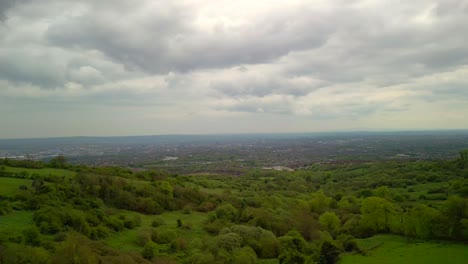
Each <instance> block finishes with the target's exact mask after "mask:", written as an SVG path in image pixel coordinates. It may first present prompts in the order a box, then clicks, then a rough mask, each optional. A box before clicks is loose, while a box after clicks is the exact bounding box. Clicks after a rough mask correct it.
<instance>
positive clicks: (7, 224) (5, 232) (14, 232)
mask: <svg viewBox="0 0 468 264" xmlns="http://www.w3.org/2000/svg"><path fill="white" fill-rule="evenodd" d="M32 224H33V212H29V211H14V212H11V213H9V214H6V215H0V241H1V240H4V239H7V238H14V237H17V236H20V235H22V232H23V230H24V229H25V228H26V227H28V226H30V225H32Z"/></svg>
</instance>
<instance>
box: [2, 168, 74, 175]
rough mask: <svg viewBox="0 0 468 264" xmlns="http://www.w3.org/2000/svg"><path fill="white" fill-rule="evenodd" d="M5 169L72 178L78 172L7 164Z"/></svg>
mask: <svg viewBox="0 0 468 264" xmlns="http://www.w3.org/2000/svg"><path fill="white" fill-rule="evenodd" d="M5 170H6V171H7V172H14V173H20V172H28V173H29V175H30V176H32V175H33V174H37V175H40V176H55V177H61V176H65V177H66V178H70V177H74V176H75V175H76V172H74V171H69V170H63V169H54V168H43V169H27V168H15V167H8V166H5Z"/></svg>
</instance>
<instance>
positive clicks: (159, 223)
mask: <svg viewBox="0 0 468 264" xmlns="http://www.w3.org/2000/svg"><path fill="white" fill-rule="evenodd" d="M165 224H166V221H165V220H164V218H162V217H160V216H156V217H155V218H154V219H153V222H151V226H152V227H159V226H162V225H165Z"/></svg>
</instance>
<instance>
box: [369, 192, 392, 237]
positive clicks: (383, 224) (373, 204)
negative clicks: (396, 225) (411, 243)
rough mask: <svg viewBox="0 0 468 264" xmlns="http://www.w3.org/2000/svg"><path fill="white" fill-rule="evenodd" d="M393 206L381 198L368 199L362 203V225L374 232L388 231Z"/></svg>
mask: <svg viewBox="0 0 468 264" xmlns="http://www.w3.org/2000/svg"><path fill="white" fill-rule="evenodd" d="M393 211H394V208H393V204H392V203H390V202H389V201H388V200H386V199H383V198H380V197H368V198H366V199H364V200H363V201H362V203H361V214H362V220H361V224H362V225H363V226H364V227H365V228H367V229H369V230H370V231H372V232H382V231H388V230H389V227H390V225H389V224H390V219H391V215H392V212H393Z"/></svg>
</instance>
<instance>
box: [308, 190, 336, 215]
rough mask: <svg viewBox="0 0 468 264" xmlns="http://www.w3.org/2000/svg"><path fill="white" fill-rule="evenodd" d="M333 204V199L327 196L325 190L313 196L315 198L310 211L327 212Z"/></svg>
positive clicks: (311, 202)
mask: <svg viewBox="0 0 468 264" xmlns="http://www.w3.org/2000/svg"><path fill="white" fill-rule="evenodd" d="M331 202H332V198H331V197H328V196H326V195H325V193H324V192H323V190H319V191H318V192H316V193H314V194H313V198H312V200H311V201H310V209H311V210H312V212H316V213H319V214H320V213H323V212H325V211H326V210H327V209H328V208H329V207H330V204H331Z"/></svg>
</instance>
